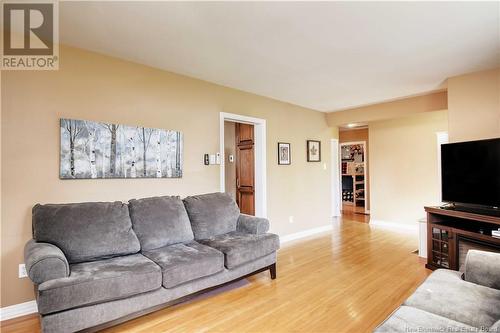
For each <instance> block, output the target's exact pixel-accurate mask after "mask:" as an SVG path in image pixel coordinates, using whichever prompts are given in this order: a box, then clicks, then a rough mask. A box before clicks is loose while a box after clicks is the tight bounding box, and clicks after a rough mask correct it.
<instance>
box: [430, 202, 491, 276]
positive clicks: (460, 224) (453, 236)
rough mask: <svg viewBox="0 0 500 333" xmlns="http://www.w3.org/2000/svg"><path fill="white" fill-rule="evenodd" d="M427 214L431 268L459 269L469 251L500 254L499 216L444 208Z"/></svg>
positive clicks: (434, 208)
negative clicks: (496, 236)
mask: <svg viewBox="0 0 500 333" xmlns="http://www.w3.org/2000/svg"><path fill="white" fill-rule="evenodd" d="M425 211H426V212H427V264H426V265H425V266H426V267H427V268H429V269H432V270H434V269H437V268H448V269H453V270H460V268H461V266H462V265H463V263H464V261H465V256H466V254H467V251H468V250H470V249H478V250H485V251H491V252H499V253H500V238H495V237H493V236H491V231H492V230H498V229H499V228H500V217H497V216H491V215H483V214H477V213H472V212H464V211H461V210H456V209H449V208H441V207H425Z"/></svg>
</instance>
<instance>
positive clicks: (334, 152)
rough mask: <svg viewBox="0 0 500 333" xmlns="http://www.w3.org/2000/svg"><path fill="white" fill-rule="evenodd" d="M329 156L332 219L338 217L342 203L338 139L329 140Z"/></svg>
mask: <svg viewBox="0 0 500 333" xmlns="http://www.w3.org/2000/svg"><path fill="white" fill-rule="evenodd" d="M330 146H331V156H332V176H331V177H332V180H331V184H332V188H331V190H332V217H336V216H340V215H341V214H340V209H341V203H342V193H341V192H342V191H341V190H340V188H341V180H340V168H341V165H340V158H339V157H340V153H339V147H340V146H339V139H331V145H330Z"/></svg>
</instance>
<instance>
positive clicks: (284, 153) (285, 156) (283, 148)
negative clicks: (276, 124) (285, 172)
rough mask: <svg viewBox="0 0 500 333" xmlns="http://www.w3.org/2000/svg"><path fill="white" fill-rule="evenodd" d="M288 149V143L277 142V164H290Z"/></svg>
mask: <svg viewBox="0 0 500 333" xmlns="http://www.w3.org/2000/svg"><path fill="white" fill-rule="evenodd" d="M291 155H292V153H291V151H290V144H289V143H285V142H278V164H279V165H290V164H292V158H291Z"/></svg>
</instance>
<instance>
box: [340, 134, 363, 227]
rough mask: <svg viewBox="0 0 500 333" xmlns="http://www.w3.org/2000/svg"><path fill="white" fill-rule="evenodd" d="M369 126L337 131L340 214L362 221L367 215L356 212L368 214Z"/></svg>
mask: <svg viewBox="0 0 500 333" xmlns="http://www.w3.org/2000/svg"><path fill="white" fill-rule="evenodd" d="M368 130H369V129H368V126H361V127H356V128H342V129H341V130H340V131H339V145H340V147H339V155H340V156H339V161H340V182H341V184H340V189H341V191H340V192H341V193H340V196H341V199H340V202H341V203H342V204H341V211H342V216H343V217H346V218H350V219H353V220H356V221H365V222H367V221H368V219H367V218H366V217H363V216H357V215H369V214H370V192H369V191H370V179H369V159H368V150H369V145H368V144H369V132H368ZM357 217H359V218H357Z"/></svg>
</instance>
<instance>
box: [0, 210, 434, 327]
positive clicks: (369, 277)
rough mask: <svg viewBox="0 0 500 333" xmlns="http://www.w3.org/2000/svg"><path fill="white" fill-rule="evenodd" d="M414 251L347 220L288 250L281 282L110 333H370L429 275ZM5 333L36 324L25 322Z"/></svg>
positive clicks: (263, 279)
mask: <svg viewBox="0 0 500 333" xmlns="http://www.w3.org/2000/svg"><path fill="white" fill-rule="evenodd" d="M416 247H417V237H416V236H412V235H408V234H400V233H393V232H389V231H387V230H386V229H377V228H376V227H373V226H370V225H369V224H366V223H359V222H354V221H350V220H347V219H346V218H344V220H343V221H342V220H339V221H337V222H335V223H334V228H333V232H327V233H324V234H321V235H318V236H314V237H310V238H308V239H305V240H304V239H303V240H297V241H295V242H291V243H287V244H285V245H284V246H283V247H282V249H281V250H280V251H279V259H278V277H277V279H276V280H271V279H270V277H269V272H265V273H260V274H258V275H256V276H253V277H250V278H248V279H247V281H248V283H245V282H243V283H242V282H240V283H237V285H235V286H233V288H232V289H230V290H225V291H224V292H220V293H215V294H213V293H212V294H210V295H207V296H205V297H203V296H202V297H200V298H198V299H195V300H191V301H189V302H187V303H183V304H179V305H177V306H174V307H172V308H167V309H164V310H161V311H158V312H155V313H152V314H149V315H147V316H144V317H141V318H138V319H135V320H132V321H129V322H126V323H124V324H122V325H119V326H116V327H113V328H110V329H108V330H106V331H105V332H107V333H111V332H137V333H139V332H141V333H146V332H148V333H150V332H153V333H154V332H332V333H333V332H335V333H336V332H370V331H372V330H373V329H374V328H375V327H376V326H377V325H378V324H379V323H380V322H382V321H383V320H384V319H385V318H386V317H387V316H388V315H389V314H390V313H391V312H392V311H393V310H394V309H395V308H396V307H397V306H398V305H399V304H400V303H401V302H403V300H405V299H406V298H407V297H408V296H409V295H410V294H411V293H412V292H413V291H414V290H415V288H416V287H417V286H418V285H419V284H420V283H421V282H422V281H423V280H424V279H425V277H426V276H427V275H428V274H429V273H430V271H429V270H427V269H425V268H424V263H423V261H421V260H419V258H418V257H417V255H416V254H412V253H411V252H412V251H413V250H414V249H415V248H416ZM226 289H227V288H226ZM1 331H2V332H3V333H12V332H37V331H39V324H38V320H37V318H36V317H35V316H27V317H25V318H18V319H14V320H11V321H7V322H4V323H2V325H1Z"/></svg>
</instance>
